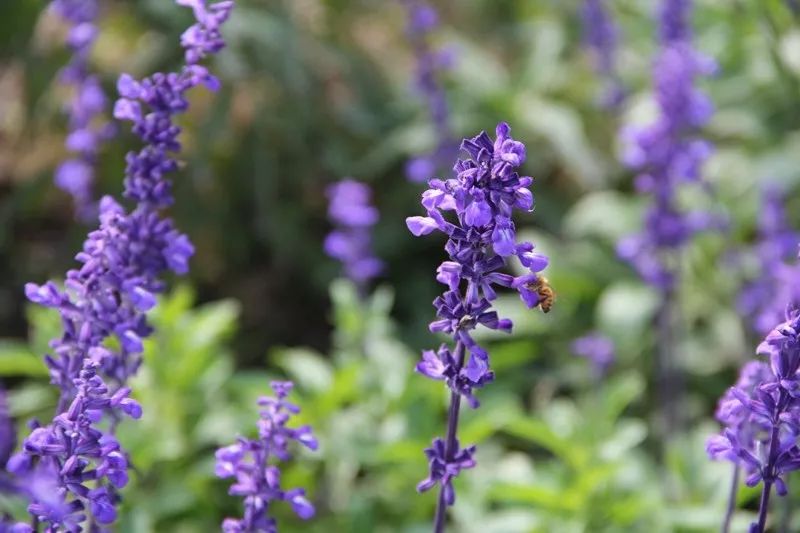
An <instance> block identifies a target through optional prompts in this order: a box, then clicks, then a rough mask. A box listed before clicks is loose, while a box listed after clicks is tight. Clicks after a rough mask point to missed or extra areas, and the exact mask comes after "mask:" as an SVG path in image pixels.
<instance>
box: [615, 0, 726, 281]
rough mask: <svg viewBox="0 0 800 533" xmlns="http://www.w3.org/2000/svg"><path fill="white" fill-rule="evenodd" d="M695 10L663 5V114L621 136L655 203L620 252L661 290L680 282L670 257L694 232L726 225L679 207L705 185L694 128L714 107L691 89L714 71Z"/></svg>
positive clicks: (706, 148) (703, 149) (659, 77)
mask: <svg viewBox="0 0 800 533" xmlns="http://www.w3.org/2000/svg"><path fill="white" fill-rule="evenodd" d="M690 7H691V2H690V1H689V0H663V1H662V10H661V14H662V17H661V25H662V43H661V45H662V48H661V51H660V53H659V55H658V57H657V58H656V60H655V65H654V67H653V82H654V86H655V93H656V101H657V102H658V105H659V110H660V113H659V116H658V118H657V120H656V121H655V122H654V123H652V124H649V125H647V126H644V127H638V128H632V127H629V128H626V129H625V130H623V132H622V138H623V141H624V142H625V144H626V149H625V152H624V154H623V161H624V163H625V164H626V165H627V166H628V167H630V168H631V169H633V170H636V171H638V172H639V175H638V176H637V177H636V186H637V188H638V190H639V191H640V192H642V193H648V194H651V195H652V197H653V203H652V204H651V205H650V206H649V207H648V209H647V211H646V213H645V219H644V229H643V231H642V232H641V233H640V234H638V235H633V236H629V237H626V238H624V239H622V240H621V241H620V242H619V243H618V246H617V253H618V255H619V256H620V257H621V258H622V259H624V260H626V261H628V262H630V263H631V264H632V265H633V267H634V268H635V269H636V270H637V272H638V273H639V275H640V276H641V277H642V278H643V279H644V280H645V281H646V282H647V283H650V284H651V285H653V286H655V287H657V288H660V289H661V290H664V291H668V290H671V288H672V287H673V286H674V285H675V282H676V279H675V273H674V272H673V271H672V269H671V268H670V255H671V254H672V253H674V252H676V251H678V250H680V249H681V248H683V246H685V244H686V243H687V242H688V241H689V240H690V238H691V237H692V236H693V235H694V234H696V233H698V232H700V231H703V230H707V229H722V228H723V227H724V221H722V220H720V219H718V218H717V217H714V216H712V215H709V214H707V213H698V212H695V213H685V212H682V211H681V210H680V208H679V207H678V205H677V204H678V202H677V198H676V197H677V194H678V190H679V188H680V186H681V185H682V184H684V183H691V182H695V183H696V182H699V181H700V168H701V167H702V164H703V163H704V162H705V160H706V159H707V158H708V156H709V155H710V153H711V145H710V144H709V143H708V142H706V141H705V140H703V139H702V138H701V137H700V136H699V135H698V133H697V130H698V129H699V128H701V127H702V126H704V125H705V124H706V123H707V122H708V120H709V119H710V117H711V114H712V112H713V106H712V104H711V101H710V100H709V99H708V97H707V96H706V95H705V94H703V93H702V92H700V91H699V90H698V89H697V88H695V85H694V84H695V81H696V79H697V78H698V77H700V76H707V75H709V74H711V73H713V71H714V69H715V67H714V64H713V61H712V60H711V59H709V58H707V57H705V56H702V55H700V54H699V53H698V52H697V51H695V50H694V49H693V48H692V46H691V42H690V41H689V38H690V33H689V32H688V25H689V15H690Z"/></svg>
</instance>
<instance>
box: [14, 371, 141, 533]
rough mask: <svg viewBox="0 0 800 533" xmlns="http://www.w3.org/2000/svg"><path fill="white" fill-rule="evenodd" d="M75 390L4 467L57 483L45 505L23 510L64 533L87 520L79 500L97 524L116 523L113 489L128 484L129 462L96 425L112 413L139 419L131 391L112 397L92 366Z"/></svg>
mask: <svg viewBox="0 0 800 533" xmlns="http://www.w3.org/2000/svg"><path fill="white" fill-rule="evenodd" d="M75 386H76V387H77V389H78V390H77V393H76V395H75V398H74V399H73V400H72V403H71V404H70V406H69V408H68V409H67V410H66V411H64V412H63V413H60V414H58V415H57V416H56V417H55V418H54V419H53V423H52V424H51V425H50V426H48V427H37V428H35V429H34V430H33V432H32V433H31V434H30V436H28V438H27V439H25V446H24V448H23V451H22V452H20V453H19V454H17V455H15V456H14V457H13V458H12V459H11V460H10V461H9V464H8V470H9V471H10V472H12V473H14V474H16V475H17V476H18V477H19V478H20V479H23V480H25V479H26V478H27V477H29V476H32V477H36V476H37V475H38V476H42V474H43V473H45V472H48V473H50V477H51V479H57V482H56V483H53V485H54V487H53V488H54V493H52V494H51V495H50V496H49V498H48V499H49V500H50V501H34V502H33V503H31V505H30V506H29V507H28V511H29V512H30V513H31V514H32V515H33V516H35V517H36V518H37V519H38V520H39V521H41V522H47V523H50V524H51V525H52V526H53V527H61V528H64V529H66V530H68V531H80V529H79V524H80V523H81V522H83V521H84V520H85V519H86V515H85V510H86V506H85V503H84V500H85V501H86V502H88V505H89V510H90V511H91V514H92V516H93V517H94V519H95V520H96V521H97V522H99V523H100V524H110V523H111V522H113V521H114V520H115V519H116V516H117V513H116V508H115V502H116V499H117V495H116V489H121V488H122V487H124V486H125V485H126V484H127V483H128V472H127V468H128V462H127V459H126V458H125V454H124V452H122V450H121V449H120V445H119V443H118V442H117V440H116V439H115V438H114V437H113V436H111V435H109V434H104V433H103V432H102V431H100V430H99V429H97V427H96V425H97V423H98V422H99V421H100V420H102V418H103V416H104V414H105V413H108V412H112V410H113V412H114V416H118V415H117V413H124V414H125V415H127V416H129V417H131V418H139V417H140V416H141V415H142V408H141V407H140V406H139V404H138V403H137V402H136V401H135V400H133V399H131V398H130V397H129V394H130V389H129V388H127V387H125V388H121V389H119V390H117V391H116V392H114V393H113V394H112V393H111V392H110V391H109V389H108V387H107V386H106V385H105V383H104V382H103V380H102V379H101V378H100V376H98V375H97V364H96V363H94V362H91V361H89V362H87V363H86V364H85V366H84V368H83V370H81V372H80V375H79V377H78V378H76V379H75ZM103 481H108V485H105V484H103V483H102V482H103ZM87 482H97V486H96V487H95V488H91V487H89V486H88V485H87ZM70 495H71V496H72V498H70Z"/></svg>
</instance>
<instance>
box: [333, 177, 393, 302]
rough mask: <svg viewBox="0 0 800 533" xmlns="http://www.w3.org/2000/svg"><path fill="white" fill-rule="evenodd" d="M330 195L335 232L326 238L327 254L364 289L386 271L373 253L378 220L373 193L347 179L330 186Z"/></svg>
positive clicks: (362, 184) (356, 182)
mask: <svg viewBox="0 0 800 533" xmlns="http://www.w3.org/2000/svg"><path fill="white" fill-rule="evenodd" d="M327 194H328V202H329V203H328V218H329V219H330V221H331V222H332V223H333V224H334V226H335V227H336V229H334V230H333V231H332V232H331V233H330V234H329V235H328V237H327V238H326V239H325V245H324V246H325V252H326V253H327V254H328V255H329V256H331V257H333V258H334V259H337V260H339V261H341V262H342V265H343V266H344V272H345V275H346V276H347V277H348V278H349V279H351V280H352V281H353V282H354V283H355V284H356V285H358V286H359V288H362V289H363V288H364V287H365V286H366V285H367V284H368V283H369V281H370V280H371V279H373V278H374V277H376V276H377V275H378V274H380V272H381V270H382V268H383V263H382V262H381V261H380V260H379V259H378V258H376V257H375V256H374V255H373V252H372V234H371V233H372V226H374V225H375V223H376V222H377V221H378V210H377V209H375V207H373V206H372V205H371V196H372V192H371V191H370V189H369V187H368V186H367V185H365V184H364V183H360V182H358V181H355V180H352V179H346V180H342V181H340V182H338V183H334V184H333V185H331V186H329V187H328V190H327Z"/></svg>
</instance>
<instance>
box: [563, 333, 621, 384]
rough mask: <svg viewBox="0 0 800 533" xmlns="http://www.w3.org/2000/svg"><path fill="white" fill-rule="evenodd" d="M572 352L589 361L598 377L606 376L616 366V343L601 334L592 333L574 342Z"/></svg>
mask: <svg viewBox="0 0 800 533" xmlns="http://www.w3.org/2000/svg"><path fill="white" fill-rule="evenodd" d="M572 352H573V353H574V354H575V355H577V356H579V357H583V358H585V359H587V360H588V361H589V362H590V363H591V364H592V367H593V368H594V371H595V373H596V374H597V375H598V376H604V375H605V374H606V373H607V372H608V369H609V368H610V367H611V365H613V364H614V360H615V355H614V343H613V342H612V340H611V339H609V338H608V337H606V336H604V335H601V334H599V333H590V334H588V335H584V336H583V337H580V338H577V339H575V340H574V341H573V342H572Z"/></svg>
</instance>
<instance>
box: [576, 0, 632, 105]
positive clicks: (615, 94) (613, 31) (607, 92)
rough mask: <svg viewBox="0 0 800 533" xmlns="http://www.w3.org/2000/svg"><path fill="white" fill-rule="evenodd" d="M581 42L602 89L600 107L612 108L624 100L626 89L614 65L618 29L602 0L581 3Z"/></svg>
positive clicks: (585, 0)
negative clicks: (601, 83) (602, 83)
mask: <svg viewBox="0 0 800 533" xmlns="http://www.w3.org/2000/svg"><path fill="white" fill-rule="evenodd" d="M581 22H582V25H583V45H584V47H585V48H586V49H587V50H588V51H589V53H590V54H591V57H592V62H593V63H594V68H595V70H596V71H597V73H598V74H599V75H600V76H601V77H602V78H603V81H604V83H605V88H604V89H603V94H602V96H601V98H600V103H601V104H602V105H603V107H609V108H615V107H618V106H619V105H620V104H622V102H623V100H624V99H625V89H624V87H623V86H622V83H621V82H620V80H619V77H618V75H617V68H616V52H617V43H618V40H619V29H618V28H617V25H616V24H614V20H613V19H612V17H611V14H610V13H609V10H608V6H607V5H606V2H605V0H584V1H583V5H582V6H581Z"/></svg>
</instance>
